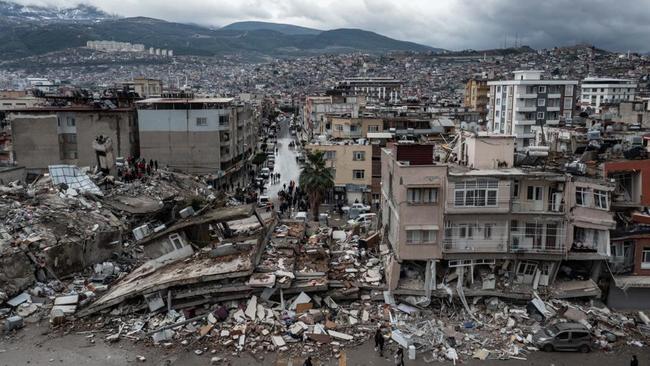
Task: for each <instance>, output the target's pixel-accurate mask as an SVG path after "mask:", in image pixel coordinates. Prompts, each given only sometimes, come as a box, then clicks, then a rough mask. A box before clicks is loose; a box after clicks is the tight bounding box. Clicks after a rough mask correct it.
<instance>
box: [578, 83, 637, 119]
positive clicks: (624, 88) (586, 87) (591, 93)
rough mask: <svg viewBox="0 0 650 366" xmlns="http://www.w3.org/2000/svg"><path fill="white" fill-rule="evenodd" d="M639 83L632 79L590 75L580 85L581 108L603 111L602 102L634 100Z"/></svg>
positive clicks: (612, 102) (616, 102)
mask: <svg viewBox="0 0 650 366" xmlns="http://www.w3.org/2000/svg"><path fill="white" fill-rule="evenodd" d="M636 87H637V84H636V82H635V81H634V80H631V79H612V78H595V77H588V78H586V79H584V80H582V83H581V86H580V108H582V109H583V110H585V109H587V108H591V110H593V111H594V112H596V113H600V112H601V105H602V104H618V103H620V102H629V101H633V100H634V96H635V95H636Z"/></svg>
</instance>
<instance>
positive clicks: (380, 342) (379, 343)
mask: <svg viewBox="0 0 650 366" xmlns="http://www.w3.org/2000/svg"><path fill="white" fill-rule="evenodd" d="M375 351H379V356H381V357H384V335H383V334H382V332H381V327H380V328H377V331H376V332H375Z"/></svg>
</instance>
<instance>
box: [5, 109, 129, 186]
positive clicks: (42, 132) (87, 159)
mask: <svg viewBox="0 0 650 366" xmlns="http://www.w3.org/2000/svg"><path fill="white" fill-rule="evenodd" d="M57 99H58V100H57V101H56V102H53V103H49V104H48V105H43V106H33V107H25V108H16V109H14V110H12V111H11V112H10V113H9V115H8V118H7V119H8V120H9V122H10V124H11V134H12V136H11V137H12V142H13V144H12V146H13V158H14V163H15V164H17V165H20V166H23V167H25V170H26V172H27V174H30V173H33V174H41V173H43V172H46V171H47V168H48V166H50V165H57V164H69V165H77V166H89V167H92V166H95V165H98V157H97V154H96V152H95V149H94V147H93V141H95V139H96V138H97V137H98V136H103V137H105V138H110V139H111V141H112V149H113V152H114V154H115V155H116V156H121V157H125V158H126V157H129V156H138V154H139V150H140V148H139V142H138V141H139V136H138V119H137V115H136V113H135V107H134V106H133V105H132V103H130V102H120V101H117V100H110V99H102V100H100V101H88V102H85V101H84V102H78V101H73V100H72V99H71V98H65V97H61V98H57ZM62 102H63V103H62Z"/></svg>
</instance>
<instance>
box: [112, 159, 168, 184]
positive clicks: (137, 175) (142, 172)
mask: <svg viewBox="0 0 650 366" xmlns="http://www.w3.org/2000/svg"><path fill="white" fill-rule="evenodd" d="M157 170H158V160H153V159H150V160H149V162H147V159H144V158H141V159H136V158H134V157H132V156H129V157H128V158H127V159H126V166H125V167H119V168H117V177H118V178H119V179H122V180H124V181H125V182H132V181H134V180H136V179H142V178H144V177H145V176H148V175H151V174H153V172H155V171H157Z"/></svg>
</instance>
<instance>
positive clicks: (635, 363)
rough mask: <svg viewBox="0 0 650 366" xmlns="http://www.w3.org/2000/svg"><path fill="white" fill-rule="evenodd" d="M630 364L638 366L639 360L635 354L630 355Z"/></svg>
mask: <svg viewBox="0 0 650 366" xmlns="http://www.w3.org/2000/svg"><path fill="white" fill-rule="evenodd" d="M630 366H639V360H637V359H636V355H633V356H632V361H630Z"/></svg>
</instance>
